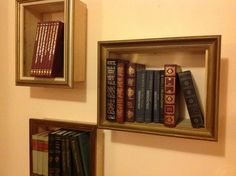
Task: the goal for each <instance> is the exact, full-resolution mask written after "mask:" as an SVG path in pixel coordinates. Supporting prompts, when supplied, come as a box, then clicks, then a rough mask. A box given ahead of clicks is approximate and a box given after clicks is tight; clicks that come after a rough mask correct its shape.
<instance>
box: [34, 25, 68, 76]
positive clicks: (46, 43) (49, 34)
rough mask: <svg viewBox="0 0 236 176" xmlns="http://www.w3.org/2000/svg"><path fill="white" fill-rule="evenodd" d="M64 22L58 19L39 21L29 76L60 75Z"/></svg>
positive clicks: (61, 74) (62, 64) (62, 63)
mask: <svg viewBox="0 0 236 176" xmlns="http://www.w3.org/2000/svg"><path fill="white" fill-rule="evenodd" d="M63 45H64V24H63V23H62V22H60V21H44V22H39V23H38V25H37V29H36V37H35V44H34V51H33V59H32V65H31V71H30V73H31V76H35V77H62V76H63V67H64V61H63V58H64V57H63V55H64V54H63V53H64V49H63Z"/></svg>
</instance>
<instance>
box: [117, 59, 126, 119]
mask: <svg viewBox="0 0 236 176" xmlns="http://www.w3.org/2000/svg"><path fill="white" fill-rule="evenodd" d="M125 67H126V63H125V62H124V61H121V60H119V61H118V62H117V88H116V89H117V90H116V121H117V122H118V123H123V122H124V119H125Z"/></svg>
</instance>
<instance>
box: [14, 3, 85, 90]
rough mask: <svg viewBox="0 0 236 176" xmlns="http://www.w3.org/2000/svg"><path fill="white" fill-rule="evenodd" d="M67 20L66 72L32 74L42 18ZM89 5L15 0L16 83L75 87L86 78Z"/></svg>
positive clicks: (65, 30) (65, 41)
mask: <svg viewBox="0 0 236 176" xmlns="http://www.w3.org/2000/svg"><path fill="white" fill-rule="evenodd" d="M49 20H60V21H63V22H64V70H63V71H64V75H63V77H56V78H39V77H32V76H30V69H31V63H32V57H33V47H34V41H35V34H36V27H37V23H38V22H39V21H49ZM86 32H87V7H86V5H85V4H84V3H82V2H81V1H80V0H16V85H19V86H44V87H47V86H52V87H70V88H72V87H73V83H74V82H81V81H82V82H83V81H85V73H86V70H85V69H86V38H87V37H86Z"/></svg>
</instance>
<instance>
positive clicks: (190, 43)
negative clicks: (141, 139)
mask: <svg viewBox="0 0 236 176" xmlns="http://www.w3.org/2000/svg"><path fill="white" fill-rule="evenodd" d="M213 38H214V37H213ZM216 38H217V37H216ZM215 40H216V41H217V39H215ZM213 41H214V40H213V39H212V38H208V37H206V38H204V37H203V38H193V39H191V38H167V39H150V40H148V39H146V40H126V41H104V42H102V41H101V42H99V43H98V45H99V46H98V47H99V54H98V57H99V63H100V65H99V81H100V85H99V88H100V92H99V93H100V100H99V110H100V112H99V113H98V123H99V127H101V128H106V129H115V130H125V131H134V132H144V133H151V134H161V135H168V136H179V137H187V138H195V139H206V140H215V135H216V134H215V133H216V129H215V128H216V126H217V125H216V121H217V112H216V111H217V109H215V106H217V103H216V102H217V100H216V102H215V99H214V98H213V97H212V96H211V95H212V94H215V93H216V92H215V91H216V90H215V87H214V86H216V88H217V87H218V86H217V85H218V84H217V79H218V71H219V70H218V69H219V52H218V51H216V50H217V49H218V48H217V47H218V44H219V43H218V44H217V42H216V43H214V42H215V41H214V42H213ZM210 44H211V45H210ZM217 52H218V53H217ZM107 58H117V59H118V58H119V59H125V60H128V61H130V62H133V63H140V64H145V65H146V67H147V69H164V65H165V64H177V65H180V66H181V70H182V71H186V70H190V71H191V73H192V75H193V78H194V83H195V88H196V89H197V93H198V97H199V100H200V105H201V107H202V110H203V114H204V118H205V119H204V120H205V128H192V126H191V122H190V118H189V114H188V111H187V107H186V104H185V100H184V97H183V95H181V94H180V118H181V119H182V120H181V121H180V122H179V123H178V125H177V127H175V128H167V127H165V126H164V125H163V124H159V123H137V122H135V123H129V122H125V123H124V124H119V123H116V122H110V121H107V120H106V118H105V112H106V99H105V97H106V60H107ZM212 79H214V80H215V81H216V82H215V81H214V82H213V85H211V84H210V83H209V80H212ZM212 91H213V92H212ZM216 99H217V98H216ZM214 103H216V104H214ZM213 109H214V110H213Z"/></svg>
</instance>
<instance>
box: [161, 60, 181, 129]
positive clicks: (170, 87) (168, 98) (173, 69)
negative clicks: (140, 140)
mask: <svg viewBox="0 0 236 176" xmlns="http://www.w3.org/2000/svg"><path fill="white" fill-rule="evenodd" d="M164 68H165V81H164V125H165V126H167V127H175V126H176V125H177V122H178V85H177V84H178V80H177V72H179V71H180V67H179V66H178V65H175V64H166V65H165V66H164Z"/></svg>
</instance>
